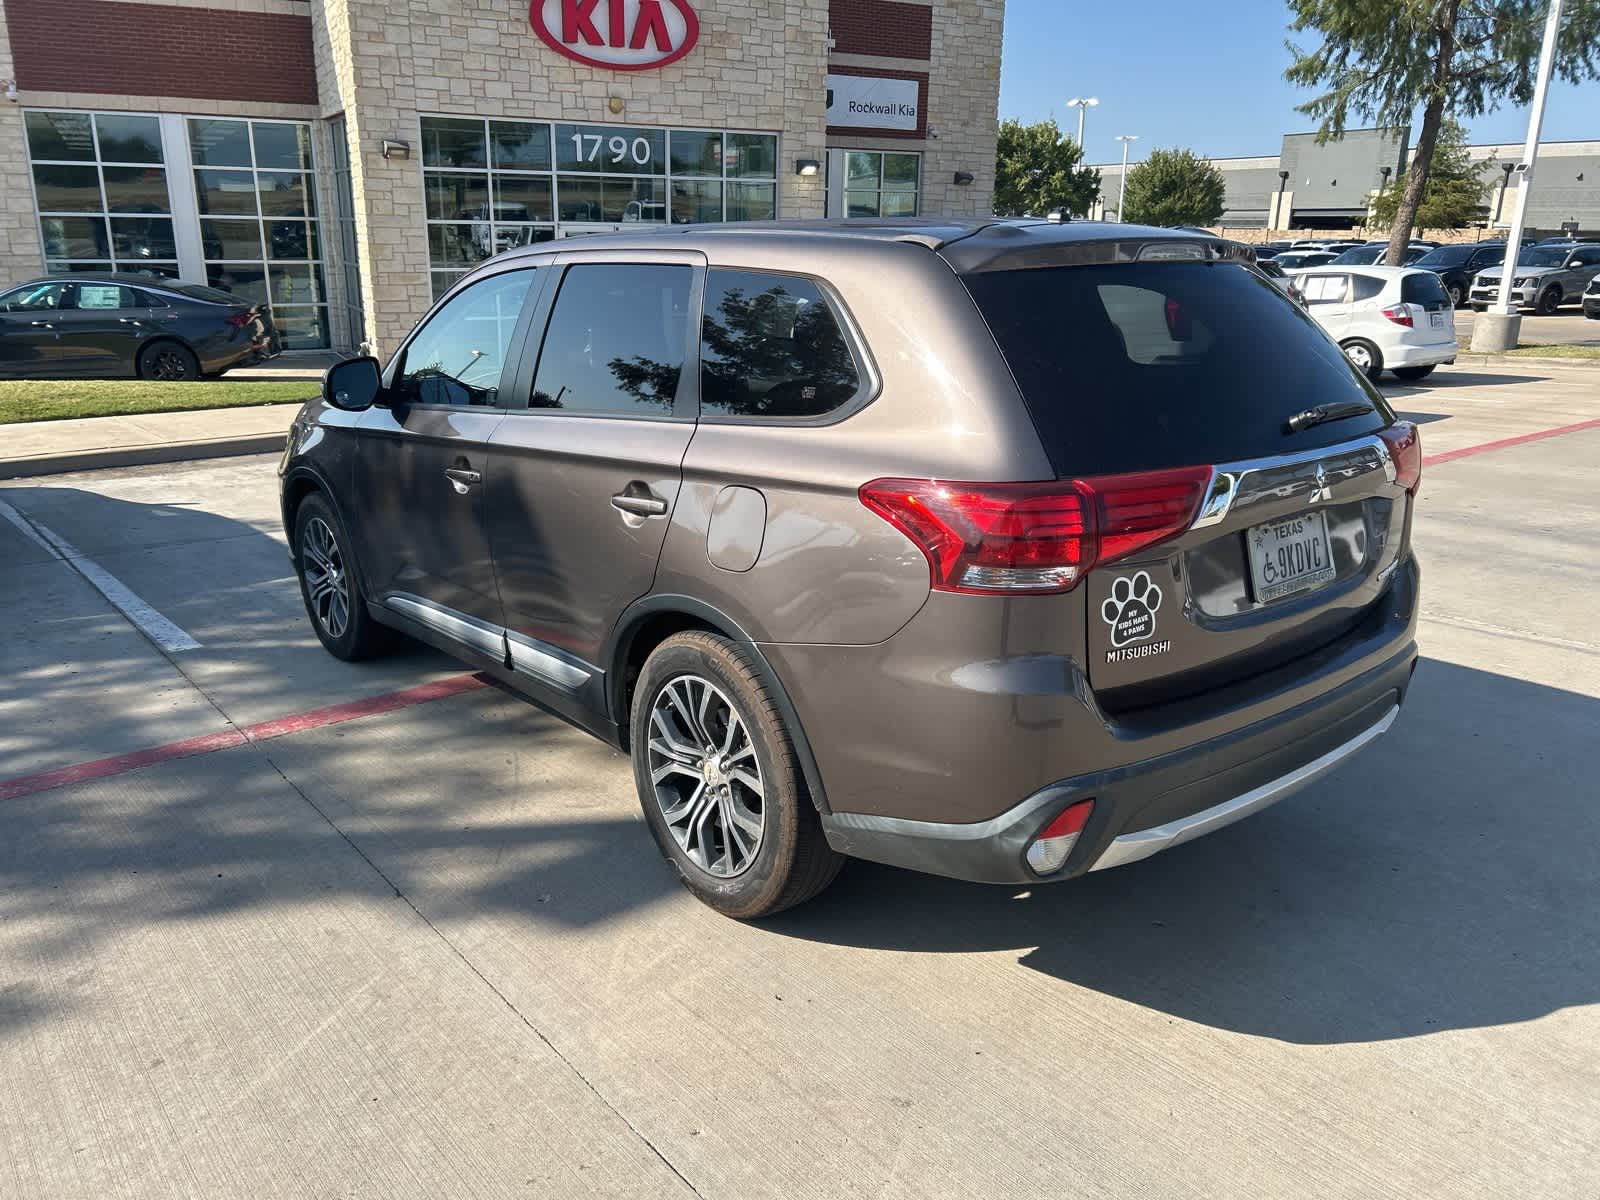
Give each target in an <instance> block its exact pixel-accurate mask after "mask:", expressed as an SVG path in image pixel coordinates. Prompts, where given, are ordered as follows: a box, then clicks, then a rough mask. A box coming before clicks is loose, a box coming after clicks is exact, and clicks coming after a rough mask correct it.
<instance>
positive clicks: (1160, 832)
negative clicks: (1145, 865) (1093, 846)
mask: <svg viewBox="0 0 1600 1200" xmlns="http://www.w3.org/2000/svg"><path fill="white" fill-rule="evenodd" d="M1399 715H1400V707H1399V705H1396V706H1395V707H1393V708H1391V709H1390V710H1389V711H1388V712H1386V713H1384V714H1383V716H1382V717H1380V718H1379V719H1378V721H1377V722H1376V723H1375V724H1373V725H1371V726H1369V727H1368V728H1366V729H1364V730H1363V731H1362V732H1360V733H1358V734H1356V736H1355V737H1353V738H1351V739H1350V740H1349V741H1348V742H1345V743H1344V744H1343V745H1339V746H1335V747H1334V748H1333V749H1332V750H1329V751H1328V752H1327V753H1326V754H1324V755H1322V757H1320V758H1314V759H1312V760H1311V761H1310V762H1308V763H1306V765H1305V766H1303V767H1299V768H1296V769H1295V770H1293V771H1290V772H1289V773H1288V774H1287V775H1280V776H1279V777H1278V778H1277V779H1273V780H1270V781H1268V782H1267V783H1264V784H1262V785H1261V786H1260V787H1258V788H1252V789H1251V790H1250V791H1248V792H1246V793H1244V795H1242V796H1235V797H1234V798H1233V799H1232V800H1226V801H1224V802H1223V803H1221V804H1217V805H1213V806H1212V807H1211V808H1207V809H1204V810H1202V811H1200V812H1197V813H1194V814H1192V815H1190V816H1187V817H1183V818H1181V819H1180V820H1177V821H1169V822H1167V824H1165V825H1157V826H1156V827H1155V828H1154V829H1141V830H1140V831H1139V832H1138V833H1125V834H1123V835H1122V836H1121V837H1119V838H1116V839H1114V840H1113V841H1112V843H1111V845H1109V846H1108V847H1106V851H1105V853H1104V854H1102V855H1101V856H1100V857H1099V858H1098V859H1096V860H1095V863H1094V865H1093V866H1092V867H1090V868H1089V869H1090V870H1091V871H1103V870H1105V869H1106V868H1107V867H1120V866H1122V865H1123V864H1124V863H1131V862H1138V861H1139V860H1140V859H1141V858H1149V857H1150V855H1152V854H1155V853H1157V852H1159V851H1162V850H1169V849H1171V848H1172V847H1173V846H1179V845H1182V844H1183V843H1184V842H1189V841H1193V840H1194V839H1195V838H1197V837H1203V836H1204V835H1206V834H1208V833H1212V832H1214V831H1215V830H1218V829H1221V828H1222V827H1223V826H1225V825H1232V824H1233V823H1234V822H1235V821H1237V820H1240V819H1241V818H1243V817H1248V816H1249V815H1250V814H1251V813H1255V812H1260V811H1261V810H1262V809H1263V808H1266V807H1268V806H1269V805H1272V804H1276V803H1277V802H1278V801H1279V800H1282V799H1283V798H1284V797H1285V796H1289V795H1292V794H1293V793H1295V792H1297V791H1299V790H1300V789H1301V788H1303V787H1305V786H1306V785H1307V784H1308V783H1311V782H1312V781H1313V780H1315V779H1318V778H1320V777H1321V776H1323V775H1326V774H1327V773H1328V772H1329V771H1331V770H1333V769H1334V768H1335V767H1337V766H1338V765H1339V764H1340V763H1341V762H1343V761H1344V760H1345V759H1347V758H1349V757H1350V756H1351V755H1352V754H1354V753H1355V752H1356V751H1357V750H1360V749H1361V748H1362V747H1363V746H1365V745H1366V744H1367V743H1368V742H1370V741H1373V740H1374V739H1376V738H1377V737H1378V735H1379V734H1381V733H1384V732H1385V731H1386V730H1388V728H1389V726H1391V725H1393V724H1394V719H1395V718H1396V717H1397V716H1399Z"/></svg>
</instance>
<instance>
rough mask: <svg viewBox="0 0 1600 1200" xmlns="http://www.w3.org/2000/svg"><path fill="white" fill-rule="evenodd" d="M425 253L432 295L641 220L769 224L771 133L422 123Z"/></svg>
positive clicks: (452, 120)
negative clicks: (509, 258) (477, 272)
mask: <svg viewBox="0 0 1600 1200" xmlns="http://www.w3.org/2000/svg"><path fill="white" fill-rule="evenodd" d="M422 166H423V189H424V192H425V199H426V202H427V220H428V257H429V263H430V265H431V267H432V269H433V293H434V295H435V296H436V297H437V296H439V295H441V294H442V293H443V292H444V291H445V290H446V289H447V288H449V286H450V285H451V284H452V283H454V282H455V281H456V280H457V279H459V278H460V277H461V276H462V274H464V273H465V272H466V271H467V270H468V269H469V268H471V267H472V266H474V265H476V264H477V263H479V262H482V261H483V260H484V259H486V258H488V257H490V256H491V255H494V254H499V253H502V252H503V251H506V250H510V249H512V248H513V247H515V246H526V245H529V244H531V243H534V242H543V241H548V240H550V239H551V238H554V237H557V236H561V235H563V234H571V233H580V232H589V231H592V230H593V227H595V226H600V225H605V226H609V225H617V224H628V223H633V222H640V223H644V224H664V223H666V222H668V221H671V222H672V223H674V224H684V223H687V222H691V221H759V220H771V219H773V218H774V217H776V216H777V210H778V179H777V167H778V139H777V137H776V135H774V134H768V133H740V132H732V131H727V130H687V129H684V130H680V129H671V130H669V129H654V128H642V127H627V126H618V125H570V124H554V125H552V124H546V123H543V122H529V121H495V120H483V119H478V118H462V117H423V118H422Z"/></svg>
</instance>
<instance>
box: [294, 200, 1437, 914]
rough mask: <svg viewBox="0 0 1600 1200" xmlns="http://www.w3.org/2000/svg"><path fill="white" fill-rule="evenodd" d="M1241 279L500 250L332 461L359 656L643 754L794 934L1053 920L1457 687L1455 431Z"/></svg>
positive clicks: (1162, 249)
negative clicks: (941, 918) (1433, 428)
mask: <svg viewBox="0 0 1600 1200" xmlns="http://www.w3.org/2000/svg"><path fill="white" fill-rule="evenodd" d="M1238 253H1240V251H1238V250H1237V249H1236V248H1234V247H1231V246H1230V245H1229V244H1227V243H1225V242H1221V241H1218V240H1217V239H1214V238H1209V237H1205V236H1201V235H1195V234H1189V233H1183V232H1176V231H1171V230H1158V229H1145V228H1140V227H1134V226H1118V225H1100V224H1095V225H1087V224H1086V225H1071V224H1068V225H1057V224H1051V223H1044V222H997V221H990V222H971V223H939V222H931V221H922V222H919V221H897V222H883V223H866V222H854V221H852V222H848V223H831V224H830V223H804V224H792V225H784V224H772V223H768V224H764V225H760V226H713V227H702V228H688V229H671V230H664V231H660V232H650V233H641V234H638V235H631V234H629V235H617V236H611V237H596V238H587V239H584V240H582V241H581V242H566V243H558V244H554V245H546V246H540V247H535V248H530V249H528V250H521V251H514V252H511V253H508V254H504V255H500V256H499V257H496V258H494V259H492V260H491V261H489V262H487V263H485V264H484V265H483V266H481V267H479V268H478V269H477V270H476V271H474V272H472V273H471V274H469V275H467V276H466V277H465V278H463V279H462V280H461V281H460V282H459V283H457V284H456V285H455V286H454V287H453V288H451V290H450V291H449V292H448V293H447V294H445V295H444V296H443V297H442V298H441V299H440V300H439V302H438V303H437V304H436V305H435V306H434V308H433V310H432V311H431V312H430V313H429V314H428V316H427V317H426V318H425V319H424V320H423V321H422V323H421V324H420V325H419V326H418V327H417V329H416V330H415V331H414V332H413V333H412V334H411V336H410V337H409V338H408V339H407V341H406V342H405V343H404V344H403V345H402V346H401V347H400V349H399V351H398V352H397V353H396V354H395V356H394V358H393V360H392V361H391V362H390V363H389V364H388V367H387V368H386V369H384V370H383V371H382V373H381V374H380V371H379V368H378V364H377V363H376V362H375V361H373V360H371V359H355V360H351V361H349V362H345V363H341V364H340V365H338V366H336V367H334V368H333V369H332V370H330V371H329V373H328V377H327V379H326V381H325V383H324V396H323V398H322V399H319V400H316V401H313V402H311V403H309V404H308V405H307V406H306V408H305V410H304V411H303V412H302V413H301V414H300V416H299V417H298V419H297V420H296V421H295V424H294V428H293V431H292V434H291V436H290V441H289V446H288V448H287V451H286V453H285V455H284V459H283V464H282V468H281V475H282V496H283V518H284V525H285V528H286V529H288V530H289V531H290V545H291V552H292V554H293V556H294V561H295V565H296V567H297V569H298V571H299V574H300V578H301V580H302V583H303V586H304V593H305V600H306V607H307V610H308V612H309V613H310V615H311V619H312V624H313V626H314V627H315V629H316V631H317V635H318V637H319V638H321V640H322V642H323V644H324V645H325V646H326V647H327V648H328V649H329V650H330V651H331V652H332V653H334V654H336V655H338V656H340V657H341V658H351V659H353V658H359V657H361V656H363V655H366V654H369V653H371V652H373V651H374V650H375V649H376V648H377V647H378V646H379V645H380V644H381V642H382V640H383V639H382V636H381V635H382V634H383V633H385V632H386V630H385V628H384V627H388V628H391V629H397V630H403V631H404V632H406V633H408V634H410V635H411V636H413V637H416V638H419V639H421V640H423V641H425V642H429V643H431V644H433V645H435V646H438V647H440V648H442V649H444V650H447V651H448V652H450V653H451V654H453V655H455V656H457V657H458V658H460V659H462V660H463V661H465V662H467V663H469V664H471V665H472V666H474V667H476V668H478V669H480V670H482V671H484V672H486V673H487V674H489V675H491V676H493V677H494V678H495V679H498V680H500V681H502V682H503V683H505V684H506V685H507V686H509V687H511V688H515V689H516V690H518V691H520V692H522V693H523V694H525V695H527V696H529V697H530V698H532V699H534V700H536V701H538V702H539V703H540V704H542V705H544V706H546V707H548V708H551V709H553V710H555V711H556V712H558V713H561V714H562V715H564V716H566V717H567V718H569V719H570V720H572V721H574V722H576V723H577V724H579V725H581V726H583V727H584V728H586V729H588V730H590V731H592V732H594V733H595V734H597V735H599V736H600V737H603V738H605V739H606V740H608V741H610V742H612V743H613V744H615V745H617V746H619V747H621V748H623V749H625V750H627V751H629V752H630V753H631V755H632V758H633V763H634V773H635V776H636V778H637V782H638V786H639V794H640V799H641V802H642V804H643V807H644V813H645V816H646V818H647V820H648V822H649V825H650V828H651V831H652V832H653V833H654V835H655V837H656V840H657V842H658V843H659V844H660V846H661V849H662V851H663V853H664V854H665V855H666V856H667V857H668V859H669V860H670V861H671V862H672V863H673V864H674V865H675V866H676V868H677V870H678V872H679V873H680V874H681V875H682V877H683V879H684V881H685V882H686V883H687V884H688V886H689V887H690V888H691V889H692V890H693V891H694V892H695V893H696V894H697V895H699V896H700V897H701V898H703V899H704V900H706V901H707V902H708V903H710V904H712V905H714V906H716V907H717V908H718V909H720V910H722V911H723V912H726V913H729V914H730V915H733V916H739V917H752V916H759V915H761V914H764V913H769V912H773V911H776V910H777V909H780V908H783V907H785V906H787V905H791V904H794V903H797V902H799V901H801V900H803V899H806V898H807V897H809V896H811V895H813V894H814V893H816V892H817V891H818V890H820V889H821V888H822V887H823V886H824V885H826V884H827V883H828V881H829V880H830V879H831V878H832V877H833V875H834V874H835V872H836V871H837V870H838V867H839V864H840V861H841V856H844V855H854V856H858V857H862V858H870V859H876V860H879V861H882V862H888V863H895V864H899V865H902V866H907V867H913V868H917V869H919V870H925V871H934V872H939V873H941V874H946V875H952V876H957V877H960V878H965V879H973V880H989V881H996V882H1007V883H1031V882H1037V881H1040V880H1054V879H1062V878H1067V877H1070V876H1074V875H1079V874H1082V873H1083V872H1085V871H1089V870H1095V869H1099V868H1101V867H1107V866H1114V865H1117V864H1120V863H1126V862H1131V861H1133V860H1135V859H1139V858H1143V857H1145V856H1146V855H1148V854H1151V853H1153V852H1155V851H1157V850H1160V849H1163V848H1165V847H1168V846H1171V845H1174V844H1176V843H1179V842H1182V841H1186V840H1189V839H1190V838H1193V837H1195V836H1198V835H1200V834H1203V833H1206V832H1209V831H1211V830H1212V829H1216V828H1218V827H1220V826H1222V825H1225V824H1227V823H1229V822H1230V821H1233V820H1236V819H1237V818H1239V817H1241V816H1244V815H1245V814H1247V813H1250V812H1252V811H1255V810H1257V809H1259V808H1262V807H1264V806H1266V805H1267V804H1269V803H1271V802H1272V801H1274V800H1277V799H1279V798H1280V797H1282V796H1284V795H1286V794H1288V793H1289V792H1290V791H1292V790H1294V789H1295V788H1297V787H1299V786H1301V785H1302V784H1304V783H1306V782H1308V781H1309V780H1311V779H1313V778H1315V777H1317V776H1318V775H1320V774H1321V773H1323V772H1325V771H1327V770H1328V769H1330V768H1332V767H1333V766H1335V765H1336V764H1338V763H1339V762H1340V761H1342V760H1343V759H1344V758H1346V757H1348V756H1349V755H1350V754H1352V753H1353V752H1354V751H1356V750H1357V749H1359V748H1360V747H1361V746H1363V745H1364V744H1365V743H1367V742H1368V741H1370V740H1372V739H1373V738H1374V737H1376V736H1377V735H1378V734H1379V733H1381V732H1383V731H1384V730H1385V729H1387V728H1388V726H1389V725H1390V723H1391V722H1392V721H1393V720H1394V718H1395V715H1396V713H1397V711H1398V706H1399V704H1400V702H1401V699H1402V698H1403V696H1404V694H1405V691H1406V688H1407V685H1408V683H1409V680H1410V677H1411V671H1412V667H1413V665H1414V663H1415V660H1416V646H1415V642H1414V640H1413V639H1414V632H1415V623H1416V611H1417V586H1418V573H1417V566H1416V561H1415V559H1414V558H1413V557H1412V555H1411V553H1410V547H1409V531H1410V523H1411V511H1412V496H1413V494H1414V492H1415V490H1416V487H1417V483H1418V477H1419V473H1420V464H1421V458H1420V450H1419V446H1418V442H1417V436H1416V431H1415V429H1414V428H1413V427H1412V426H1410V425H1408V424H1406V423H1404V422H1398V421H1396V420H1395V418H1394V414H1393V413H1392V412H1391V411H1390V409H1389V407H1388V405H1387V404H1386V403H1385V402H1384V400H1383V398H1382V396H1381V395H1380V394H1379V393H1378V392H1377V391H1376V390H1375V389H1374V388H1373V387H1372V386H1371V385H1370V384H1369V383H1368V382H1367V381H1366V380H1365V379H1364V378H1362V376H1361V375H1360V374H1359V373H1358V372H1356V371H1355V370H1354V369H1353V368H1352V367H1351V366H1350V364H1349V362H1348V361H1347V360H1346V359H1345V356H1344V354H1343V353H1342V352H1341V351H1340V350H1339V348H1338V346H1336V345H1335V344H1334V343H1333V342H1332V341H1330V340H1329V339H1328V338H1327V337H1326V336H1325V335H1324V334H1323V333H1322V332H1321V331H1320V330H1319V329H1318V328H1317V326H1316V325H1315V324H1314V323H1313V322H1312V321H1311V320H1310V318H1308V317H1307V316H1306V315H1305V313H1304V312H1302V311H1301V310H1300V309H1299V308H1298V307H1297V306H1296V305H1295V304H1293V303H1291V302H1290V301H1289V300H1287V299H1286V298H1285V297H1284V296H1283V295H1282V294H1281V293H1279V292H1278V291H1277V290H1276V289H1275V288H1274V287H1273V285H1272V284H1271V282H1270V281H1269V280H1267V279H1266V278H1265V277H1264V276H1263V275H1261V274H1260V273H1259V272H1258V271H1256V270H1255V269H1254V267H1253V266H1251V265H1250V264H1249V263H1248V262H1246V261H1243V260H1242V259H1240V258H1237V257H1235V255H1236V254H1238Z"/></svg>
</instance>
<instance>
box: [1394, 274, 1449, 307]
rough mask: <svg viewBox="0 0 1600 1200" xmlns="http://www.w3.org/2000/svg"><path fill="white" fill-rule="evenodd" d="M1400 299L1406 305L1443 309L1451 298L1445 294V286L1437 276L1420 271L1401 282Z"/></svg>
mask: <svg viewBox="0 0 1600 1200" xmlns="http://www.w3.org/2000/svg"><path fill="white" fill-rule="evenodd" d="M1400 299H1401V301H1402V302H1404V303H1406V304H1422V305H1426V306H1428V307H1441V306H1443V305H1444V304H1446V303H1448V302H1449V300H1450V297H1449V296H1447V295H1446V294H1445V290H1444V284H1442V283H1440V282H1439V277H1438V276H1437V275H1435V274H1434V273H1433V272H1432V271H1418V272H1416V273H1415V274H1412V275H1407V276H1406V277H1405V278H1404V279H1402V280H1401V281H1400Z"/></svg>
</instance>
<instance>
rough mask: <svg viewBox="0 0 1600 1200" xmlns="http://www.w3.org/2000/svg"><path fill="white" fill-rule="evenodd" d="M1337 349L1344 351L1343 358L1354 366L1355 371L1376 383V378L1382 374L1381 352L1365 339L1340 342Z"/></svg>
mask: <svg viewBox="0 0 1600 1200" xmlns="http://www.w3.org/2000/svg"><path fill="white" fill-rule="evenodd" d="M1339 348H1340V349H1341V350H1343V351H1344V353H1345V357H1346V358H1348V359H1349V360H1350V361H1351V362H1352V363H1353V364H1355V368H1356V370H1358V371H1360V372H1361V373H1362V374H1363V375H1365V376H1366V377H1367V378H1368V379H1370V380H1372V382H1373V383H1377V382H1378V377H1379V376H1380V375H1382V374H1383V351H1381V350H1379V349H1378V348H1377V347H1376V346H1374V345H1373V344H1372V343H1371V342H1369V341H1367V339H1366V338H1351V339H1350V340H1349V341H1344V342H1340V343H1339ZM1363 360H1365V361H1363Z"/></svg>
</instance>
